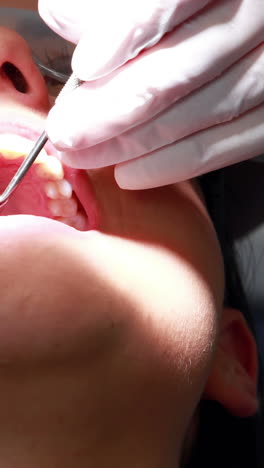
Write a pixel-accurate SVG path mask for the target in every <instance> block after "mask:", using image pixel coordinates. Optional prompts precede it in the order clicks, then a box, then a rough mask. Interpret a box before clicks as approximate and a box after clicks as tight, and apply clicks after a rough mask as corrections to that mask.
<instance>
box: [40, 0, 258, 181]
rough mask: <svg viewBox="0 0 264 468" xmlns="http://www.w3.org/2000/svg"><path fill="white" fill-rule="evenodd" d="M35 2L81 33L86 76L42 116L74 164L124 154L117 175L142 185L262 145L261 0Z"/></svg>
mask: <svg viewBox="0 0 264 468" xmlns="http://www.w3.org/2000/svg"><path fill="white" fill-rule="evenodd" d="M39 11H40V14H41V16H42V18H43V19H44V21H46V23H47V24H48V25H49V26H50V27H51V28H52V29H53V30H55V31H56V32H57V33H59V34H60V35H61V36H63V37H64V38H65V39H68V40H70V41H72V42H75V43H77V44H78V45H77V47H76V50H75V53H74V55H73V60H72V68H73V71H74V72H75V74H76V75H77V76H78V77H79V78H80V79H82V80H85V81H86V83H85V84H83V85H82V86H81V87H80V88H78V89H77V90H75V91H74V92H73V93H71V95H68V96H64V97H63V99H61V100H58V102H57V104H56V106H55V107H54V108H53V109H52V111H51V112H50V114H49V117H48V120H47V132H48V135H49V138H50V139H51V141H52V142H53V143H54V144H55V145H56V146H57V148H58V149H59V150H61V151H62V159H63V160H64V162H66V163H67V164H69V165H71V166H73V167H80V168H95V167H102V166H108V165H111V164H117V166H116V168H115V177H116V180H117V183H118V184H119V185H120V186H121V187H123V188H128V189H141V188H149V187H155V186H160V185H166V184H169V183H173V182H177V181H179V180H184V179H187V178H190V177H194V176H196V175H199V174H201V173H205V172H208V171H210V170H213V169H217V168H219V167H223V166H225V165H228V164H232V163H235V162H237V161H241V160H243V159H247V158H251V157H254V156H257V155H259V154H261V153H263V148H264V119H263V115H264V44H263V41H264V8H263V0H216V1H212V0H163V1H162V2H161V1H160V0H148V1H146V2H144V1H142V0H133V1H129V2H124V1H123V0H112V1H108V0H97V1H96V2H92V1H88V0H87V1H86V2H84V1H83V0H75V1H74V2H65V1H64V0H39Z"/></svg>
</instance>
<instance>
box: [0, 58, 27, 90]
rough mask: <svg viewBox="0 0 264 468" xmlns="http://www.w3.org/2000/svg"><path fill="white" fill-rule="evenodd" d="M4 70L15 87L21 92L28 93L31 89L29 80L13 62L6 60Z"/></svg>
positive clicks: (2, 67)
mask: <svg viewBox="0 0 264 468" xmlns="http://www.w3.org/2000/svg"><path fill="white" fill-rule="evenodd" d="M1 69H2V72H4V74H5V75H6V77H7V78H8V79H9V80H10V81H11V83H12V84H13V86H14V88H15V89H16V90H17V91H19V92H20V93H23V94H26V93H27V92H28V90H29V86H28V84H27V81H26V79H25V77H24V75H23V73H21V71H20V70H19V69H18V68H17V67H16V66H15V65H13V63H11V62H5V63H3V65H2V66H1Z"/></svg>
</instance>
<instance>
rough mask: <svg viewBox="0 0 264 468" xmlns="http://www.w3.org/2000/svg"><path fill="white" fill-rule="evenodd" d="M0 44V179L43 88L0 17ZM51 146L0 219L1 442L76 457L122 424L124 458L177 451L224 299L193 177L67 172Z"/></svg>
mask: <svg viewBox="0 0 264 468" xmlns="http://www.w3.org/2000/svg"><path fill="white" fill-rule="evenodd" d="M0 44H1V49H0V67H1V69H0V70H1V73H0V153H1V157H0V164H1V177H0V190H1V191H2V190H3V188H4V187H5V186H6V184H7V182H8V181H9V180H10V178H11V175H12V174H13V172H14V170H15V169H16V168H17V167H18V165H19V164H20V163H21V160H22V159H21V157H20V155H21V153H26V152H27V151H28V149H29V147H31V146H32V143H29V142H28V140H27V139H30V140H32V141H35V140H36V137H37V136H38V135H39V134H40V133H41V132H42V130H43V129H44V125H45V121H44V117H45V113H46V111H47V107H48V96H47V92H46V88H45V84H44V81H43V80H42V78H41V76H40V75H39V73H38V70H37V69H36V68H35V67H34V65H33V63H32V60H31V58H30V55H29V52H28V50H27V47H26V45H25V44H24V42H23V41H22V39H21V38H19V37H18V36H17V35H16V34H15V33H14V32H10V31H7V30H6V29H4V28H0ZM7 62H8V63H11V64H12V65H15V66H16V67H17V68H18V69H19V70H20V72H21V73H22V75H23V79H22V77H21V76H20V75H19V80H20V81H19V83H20V84H17V81H16V80H17V78H16V77H17V76H18V75H17V72H14V69H13V68H12V67H10V66H6V65H4V66H3V64H6V63H7ZM14 73H15V74H16V77H15V76H14ZM23 80H24V81H23ZM21 83H22V84H23V86H22V84H21ZM21 86H22V88H21ZM21 89H22V91H21ZM18 136H19V137H18ZM21 136H23V139H21V138H20V137H21ZM25 137H26V139H25ZM55 155H56V152H55V150H54V148H53V147H52V146H51V145H48V146H47V148H46V154H45V153H44V154H42V156H41V158H40V160H39V161H37V162H36V163H35V164H34V167H33V168H32V169H31V174H30V175H28V176H27V178H26V180H25V181H24V182H23V184H22V185H21V187H20V188H19V189H18V190H17V192H16V193H15V194H14V196H13V197H12V198H11V199H10V202H9V204H7V205H6V206H5V207H4V208H3V210H2V217H1V219H0V242H1V254H0V255H1V259H0V265H1V267H0V285H1V286H0V288H1V308H0V318H1V327H0V363H1V367H0V379H1V400H0V401H1V403H0V411H1V421H2V424H3V425H4V426H3V427H5V436H4V442H3V441H1V440H0V452H1V451H2V452H3V447H4V450H5V453H6V454H9V455H10V456H11V459H12V456H13V457H14V458H13V459H12V460H13V464H12V463H11V465H12V466H20V467H21V466H31V465H30V463H32V466H36V464H35V465H34V460H38V462H37V466H39V467H42V466H43V467H44V466H53V463H54V460H56V466H61V465H60V463H62V466H64V467H68V466H71V467H72V466H75V467H82V466H87V465H86V464H85V463H87V457H89V456H90V457H91V459H92V460H93V462H94V463H95V460H96V457H98V456H99V455H100V456H102V453H100V454H98V447H100V444H102V441H103V442H104V444H105V447H106V449H105V454H106V455H105V456H106V457H108V456H109V453H110V452H111V451H110V452H109V453H108V451H107V450H108V449H107V447H108V442H107V441H108V440H109V447H110V446H112V445H111V444H113V441H114V440H115V437H116V439H117V440H119V441H120V440H121V441H122V440H123V439H124V440H125V439H126V436H127V434H129V431H130V428H131V431H132V430H133V434H134V436H133V437H134V438H135V440H133V444H132V446H126V444H124V445H125V446H126V450H127V451H128V452H129V453H130V452H131V457H133V454H135V453H137V452H140V451H143V452H144V450H146V451H147V450H148V446H149V447H150V448H151V452H152V453H153V457H155V456H158V453H156V448H155V447H156V446H157V447H159V449H160V447H161V446H162V450H163V449H165V447H166V446H167V444H169V443H170V442H171V441H170V440H168V437H172V434H173V437H175V441H174V447H175V453H177V447H180V445H181V444H182V441H183V438H184V435H185V432H186V429H187V427H188V425H189V423H190V420H191V418H192V415H193V413H194V410H195V408H196V406H197V403H198V401H199V399H200V397H201V394H202V392H203V388H204V385H205V382H206V380H207V376H208V373H209V370H210V364H211V361H212V357H213V352H214V342H215V340H216V335H217V323H218V318H219V314H220V312H221V308H222V301H223V267H222V260H221V254H220V251H219V246H218V243H217V240H216V236H215V232H214V229H213V227H212V224H211V222H210V219H209V217H208V215H207V212H206V210H205V208H204V204H203V202H202V200H201V196H200V195H199V188H198V186H197V185H196V184H195V183H193V182H185V183H181V184H177V185H174V186H168V187H163V188H160V189H155V190H148V191H140V192H136V191H124V190H121V189H120V188H119V187H118V186H117V185H116V183H115V181H114V177H113V170H112V168H107V169H100V170H94V171H89V172H88V173H84V172H80V171H74V170H70V169H69V168H66V167H62V166H61V163H60V162H58V160H56V159H55V157H54V156H55ZM22 214H26V215H25V216H23V215H22ZM10 215H12V216H10ZM48 218H50V219H48ZM172 429H173V430H172ZM115 434H116V435H115ZM146 434H147V436H146ZM144 437H145V438H144ZM9 440H12V443H10V444H11V445H9V443H8V441H9ZM14 440H15V442H14ZM1 444H2V445H3V446H1ZM9 446H10V447H11V448H10V449H8V448H7V447H9ZM14 447H15V448H14ZM142 447H143V448H142ZM159 449H157V450H159ZM8 450H9V452H8ZM126 453H127V452H126ZM12 454H15V455H12ZM39 454H42V458H41V460H42V461H41V462H40V461H39V459H38V458H37V457H38V456H39ZM16 457H18V460H19V462H20V464H19V463H18V465H16V460H17V458H16ZM30 457H32V458H30ZM34 457H35V458H34ZM76 457H77V458H76ZM76 460H77V461H76ZM84 460H86V462H85V463H84ZM41 463H43V465H42V464H41ZM11 465H10V466H11ZM6 466H7V465H6ZM54 466H55V465H54ZM94 466H96V465H94ZM101 466H107V462H106V461H105V464H103V463H101ZM119 466H121V465H119ZM123 466H125V464H124V465H123Z"/></svg>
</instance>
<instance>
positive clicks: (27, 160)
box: [0, 74, 83, 208]
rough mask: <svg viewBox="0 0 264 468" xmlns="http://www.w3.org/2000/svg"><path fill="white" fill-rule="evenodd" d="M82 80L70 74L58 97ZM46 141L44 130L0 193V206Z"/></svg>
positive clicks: (6, 200)
mask: <svg viewBox="0 0 264 468" xmlns="http://www.w3.org/2000/svg"><path fill="white" fill-rule="evenodd" d="M82 83H83V81H81V80H79V78H77V77H76V76H75V75H74V74H72V75H71V76H70V78H69V79H68V81H67V82H66V84H65V85H64V87H63V88H62V90H61V92H60V93H59V95H58V98H61V97H62V96H63V95H64V94H66V93H69V92H71V91H73V90H74V89H76V88H78V87H79V86H80V85H81V84H82ZM47 141H48V136H47V134H46V132H45V131H44V132H43V133H42V135H41V136H40V137H39V139H38V140H37V142H36V143H35V145H34V147H33V148H32V150H31V151H30V153H29V154H28V156H27V157H26V158H25V159H24V161H23V163H22V164H21V166H20V167H19V169H18V170H17V172H16V173H15V175H14V177H13V178H12V179H11V181H10V182H9V184H8V185H7V187H6V189H5V190H4V191H3V192H2V193H1V195H0V208H1V207H2V206H4V205H5V204H6V203H7V202H8V199H9V197H10V195H11V194H12V193H13V192H14V191H15V189H16V188H17V187H18V185H19V184H20V182H21V181H22V179H23V178H24V177H25V175H26V174H27V172H28V170H29V169H30V168H31V166H32V164H33V162H34V161H35V159H36V158H37V157H38V155H39V153H40V151H41V150H42V148H43V147H44V146H45V144H46V143H47Z"/></svg>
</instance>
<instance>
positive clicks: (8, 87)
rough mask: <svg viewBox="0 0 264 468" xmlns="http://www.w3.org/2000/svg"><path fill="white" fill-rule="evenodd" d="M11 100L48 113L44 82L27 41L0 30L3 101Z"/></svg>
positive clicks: (1, 97)
mask: <svg viewBox="0 0 264 468" xmlns="http://www.w3.org/2000/svg"><path fill="white" fill-rule="evenodd" d="M1 99H10V100H12V101H15V102H16V103H20V104H23V105H25V106H26V107H30V108H33V109H36V110H39V111H47V110H48V108H49V97H48V92H47V88H46V84H45V81H44V78H43V77H42V75H41V73H40V72H39V70H38V68H37V67H36V65H35V64H34V62H33V59H32V56H31V52H30V48H29V46H28V44H27V43H26V41H25V40H24V39H23V38H22V37H21V36H19V34H17V33H16V32H15V31H12V30H10V29H7V28H5V27H0V100H1Z"/></svg>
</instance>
